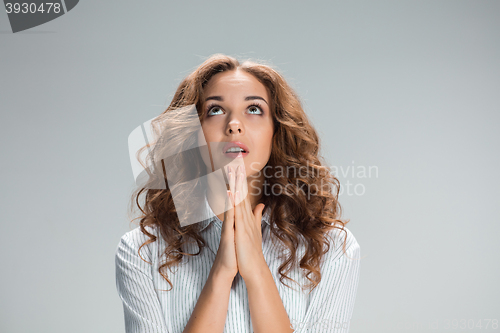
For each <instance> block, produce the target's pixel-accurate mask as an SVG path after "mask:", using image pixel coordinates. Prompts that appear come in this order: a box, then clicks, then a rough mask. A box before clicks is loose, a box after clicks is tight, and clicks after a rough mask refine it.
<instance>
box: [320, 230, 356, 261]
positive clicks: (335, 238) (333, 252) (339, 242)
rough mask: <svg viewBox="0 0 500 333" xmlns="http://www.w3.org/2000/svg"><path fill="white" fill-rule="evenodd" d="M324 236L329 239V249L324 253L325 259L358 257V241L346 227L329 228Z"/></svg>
mask: <svg viewBox="0 0 500 333" xmlns="http://www.w3.org/2000/svg"><path fill="white" fill-rule="evenodd" d="M326 236H327V239H328V240H329V244H330V249H329V250H328V252H327V253H326V254H325V257H326V258H325V260H328V261H337V260H338V259H340V258H344V257H346V258H357V259H359V254H360V246H359V243H358V241H357V240H356V237H354V234H353V233H352V232H351V231H350V230H349V229H348V228H347V227H345V226H344V227H343V228H340V227H336V228H334V229H331V230H329V231H328V232H327V235H326ZM344 250H345V251H344Z"/></svg>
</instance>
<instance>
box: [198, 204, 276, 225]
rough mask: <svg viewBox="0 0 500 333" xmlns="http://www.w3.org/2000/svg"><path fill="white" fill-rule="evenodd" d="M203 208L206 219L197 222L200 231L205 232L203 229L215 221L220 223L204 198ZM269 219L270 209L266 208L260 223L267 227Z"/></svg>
mask: <svg viewBox="0 0 500 333" xmlns="http://www.w3.org/2000/svg"><path fill="white" fill-rule="evenodd" d="M205 207H206V212H207V218H206V219H205V220H203V221H201V222H199V223H200V224H201V227H200V231H203V230H205V228H206V227H208V225H209V224H210V223H212V222H213V221H215V220H217V221H219V222H220V223H222V221H221V220H220V219H219V218H218V217H217V215H215V213H214V211H213V210H212V207H210V204H209V203H208V200H207V198H206V197H205ZM270 218H271V207H266V208H264V211H263V212H262V221H264V222H265V223H267V224H268V225H271V224H270V222H269V220H270Z"/></svg>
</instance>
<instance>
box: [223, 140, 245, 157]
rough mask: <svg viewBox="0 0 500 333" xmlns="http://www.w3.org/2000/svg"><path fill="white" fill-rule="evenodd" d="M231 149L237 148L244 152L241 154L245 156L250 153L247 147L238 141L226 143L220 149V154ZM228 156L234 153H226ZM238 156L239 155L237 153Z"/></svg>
mask: <svg viewBox="0 0 500 333" xmlns="http://www.w3.org/2000/svg"><path fill="white" fill-rule="evenodd" d="M232 147H239V148H241V149H243V150H244V151H245V152H246V153H242V154H243V155H246V154H248V153H249V152H250V151H249V150H248V147H247V146H246V145H245V144H244V143H243V142H240V141H231V142H228V143H226V145H225V146H224V148H223V149H222V153H223V154H226V151H227V150H228V149H229V148H232ZM228 154H236V153H228ZM238 154H240V153H238Z"/></svg>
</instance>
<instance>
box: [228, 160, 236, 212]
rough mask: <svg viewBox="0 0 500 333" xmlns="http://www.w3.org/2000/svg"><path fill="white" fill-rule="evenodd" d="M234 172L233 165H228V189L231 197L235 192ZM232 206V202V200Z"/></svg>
mask: <svg viewBox="0 0 500 333" xmlns="http://www.w3.org/2000/svg"><path fill="white" fill-rule="evenodd" d="M235 186H236V173H235V170H234V168H233V166H231V165H230V166H229V189H230V190H231V197H232V198H233V199H234V193H235V192H236V189H235ZM233 206H234V202H233Z"/></svg>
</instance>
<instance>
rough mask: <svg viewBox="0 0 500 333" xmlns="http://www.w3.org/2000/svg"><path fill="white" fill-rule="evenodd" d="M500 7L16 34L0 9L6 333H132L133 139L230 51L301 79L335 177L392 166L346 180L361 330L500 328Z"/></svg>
mask: <svg viewBox="0 0 500 333" xmlns="http://www.w3.org/2000/svg"><path fill="white" fill-rule="evenodd" d="M499 13H500V2H499V1H457V0H454V1H404V2H403V1H362V2H360V1H322V2H314V1H312V2H309V3H307V4H306V3H305V2H298V1H295V2H286V3H285V2H282V3H278V2H267V1H249V2H235V1H154V2H153V1H150V2H141V1H123V0H122V1H117V0H115V1H83V2H80V3H79V4H78V5H77V6H76V7H75V8H74V9H73V10H72V11H71V12H69V13H68V14H66V15H63V16H62V17H60V18H58V19H56V20H54V21H51V22H48V23H46V24H44V25H41V26H39V27H35V28H33V29H31V30H27V31H25V32H21V33H16V34H12V32H11V31H10V26H9V24H8V20H7V14H6V13H5V12H0V31H1V34H0V48H1V52H0V60H1V61H0V109H1V121H0V135H1V153H2V154H1V156H2V157H1V158H2V163H1V168H2V169H1V171H2V172H1V175H0V177H1V178H0V180H1V186H2V191H1V198H0V202H1V209H0V219H1V222H2V224H1V226H2V232H1V233H0V251H1V253H2V255H1V258H2V274H1V278H0V279H1V284H0V295H2V296H1V297H0V306H1V308H0V322H1V324H0V331H2V332H52V333H56V332H75V333H77V332H123V331H124V322H123V309H122V304H121V301H120V299H119V297H118V294H117V292H116V289H115V275H114V274H115V267H114V254H115V250H116V246H117V244H118V242H119V239H120V237H121V236H122V235H123V234H124V233H125V232H126V231H128V230H130V228H131V227H135V225H131V226H129V221H128V217H127V208H128V200H129V197H130V193H131V191H132V189H133V185H134V180H133V176H132V170H131V167H130V162H129V156H128V148H127V138H128V135H129V133H130V132H131V131H132V130H133V129H134V128H135V127H137V126H138V125H140V124H141V123H142V122H144V121H146V120H149V119H151V118H152V117H154V116H156V115H158V114H159V113H160V112H162V110H163V107H162V105H163V104H165V103H168V102H169V101H170V100H171V98H172V96H173V93H174V91H175V88H176V87H177V85H178V84H179V82H180V80H181V79H182V78H183V77H185V76H186V75H187V74H188V73H190V71H192V70H193V69H194V68H196V67H197V66H198V65H199V64H201V62H203V60H204V59H205V58H206V57H208V56H210V55H212V54H214V53H219V52H220V53H226V54H229V55H232V56H236V57H238V58H240V59H243V58H254V59H263V60H267V61H269V62H271V63H272V64H273V65H274V66H276V68H277V69H278V70H280V71H281V72H282V73H283V75H284V76H285V77H286V78H287V79H288V81H289V82H290V84H291V85H292V86H293V87H294V88H295V89H296V90H297V92H298V93H299V94H300V96H301V98H302V100H303V102H304V106H305V109H306V112H307V113H308V114H309V116H310V117H311V119H312V121H313V123H314V125H315V126H316V128H317V130H318V132H319V133H320V135H321V139H322V149H323V153H324V155H325V156H326V158H327V159H328V162H329V163H330V166H338V167H339V168H340V167H342V168H344V171H345V170H346V168H347V167H351V168H352V167H355V168H356V170H359V168H362V167H366V168H367V167H369V166H376V167H377V168H378V175H377V174H374V173H372V175H371V177H367V178H363V177H358V176H356V174H355V175H354V177H352V174H350V175H348V176H346V177H343V176H341V175H340V176H339V178H340V180H341V182H342V184H344V185H347V182H348V181H349V182H350V183H351V184H353V185H356V184H357V185H358V187H357V189H358V195H356V194H355V193H353V188H351V192H350V193H351V195H348V193H347V191H346V192H344V194H343V195H342V196H341V204H342V205H343V208H344V217H345V218H349V219H350V220H351V222H350V223H349V224H348V225H347V227H348V228H349V229H350V230H351V231H352V232H353V233H354V235H355V237H356V238H357V240H358V242H359V243H360V245H361V253H362V256H363V257H364V258H363V261H362V263H361V271H360V273H361V278H360V283H359V289H358V294H357V298H356V304H355V307H354V315H353V319H352V322H351V332H368V331H369V332H428V331H433V332H435V331H474V330H475V331H481V332H482V331H492V329H491V327H492V326H491V323H490V326H489V329H488V330H486V329H485V325H486V323H487V322H486V321H485V319H497V320H498V319H500V302H499V298H500V288H499V286H498V280H499V277H500V270H499V262H500V246H499V242H498V241H497V238H498V235H499V232H500V227H499V222H500V221H499V217H498V216H499V213H500V212H499V190H498V188H499V185H500V177H499V175H498V172H499V164H500V163H499V154H498V143H499V134H498V131H495V129H496V127H498V122H499V120H500V115H499V111H500V101H499V97H498V96H499V94H498V93H499V91H500V66H499V59H500V48H499V42H500V39H499V37H500V20H499ZM361 190H363V191H364V193H363V194H362V195H361V194H359V193H360V191H361ZM447 320H449V322H447ZM452 320H458V321H459V322H458V325H461V324H462V323H463V322H465V323H466V325H479V324H480V323H482V325H483V327H482V329H479V328H478V327H476V328H475V329H463V330H460V329H455V330H453V329H451V328H452V324H453V322H452ZM480 320H482V321H480ZM431 324H432V325H438V329H436V326H430V325H431ZM446 325H450V329H446ZM469 327H470V326H469Z"/></svg>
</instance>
